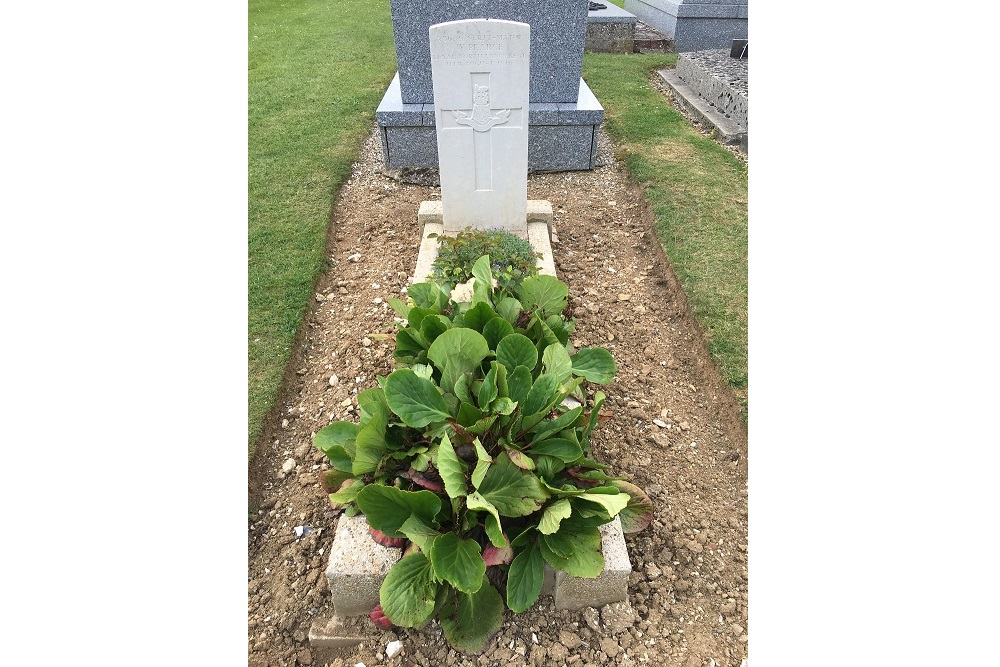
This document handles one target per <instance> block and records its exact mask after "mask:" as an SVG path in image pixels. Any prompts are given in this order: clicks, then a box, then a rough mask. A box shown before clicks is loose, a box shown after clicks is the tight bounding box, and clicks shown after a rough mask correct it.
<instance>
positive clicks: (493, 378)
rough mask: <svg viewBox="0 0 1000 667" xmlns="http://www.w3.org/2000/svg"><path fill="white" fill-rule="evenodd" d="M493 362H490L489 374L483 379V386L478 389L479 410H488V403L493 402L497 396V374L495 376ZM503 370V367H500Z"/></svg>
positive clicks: (494, 364)
mask: <svg viewBox="0 0 1000 667" xmlns="http://www.w3.org/2000/svg"><path fill="white" fill-rule="evenodd" d="M496 366H497V364H496V363H495V362H491V368H490V372H489V373H487V374H486V377H485V378H483V385H482V386H481V387H480V388H479V397H478V398H479V409H480V410H488V409H489V407H490V403H492V402H493V399H495V398H496V397H497V395H498V391H497V374H496ZM500 368H503V366H500Z"/></svg>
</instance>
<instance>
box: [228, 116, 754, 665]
mask: <svg viewBox="0 0 1000 667" xmlns="http://www.w3.org/2000/svg"><path fill="white" fill-rule="evenodd" d="M599 161H600V162H601V163H602V164H601V166H599V167H597V168H596V169H594V170H593V171H590V172H568V173H548V174H533V175H531V177H530V178H529V181H528V197H529V198H530V199H547V200H549V201H550V202H551V203H552V206H553V209H554V211H555V221H554V223H553V229H554V231H555V233H556V234H557V236H558V242H557V243H555V244H554V248H553V249H554V254H555V261H556V267H557V273H558V276H559V278H560V279H561V280H563V281H565V282H566V283H567V284H568V285H569V289H570V307H571V308H572V312H573V314H574V316H575V317H576V318H577V331H576V334H575V335H574V336H573V340H574V341H576V344H577V345H600V346H603V347H605V348H607V349H608V350H609V351H610V352H611V353H612V355H613V356H614V358H615V361H616V362H617V364H618V375H617V377H616V379H615V380H614V381H613V382H612V383H611V384H609V385H606V386H605V387H604V391H605V392H606V393H607V395H608V400H607V403H606V405H605V409H607V410H611V411H613V413H614V416H613V417H612V418H611V419H610V420H609V421H608V422H606V423H604V424H602V425H601V426H599V427H598V429H597V430H596V431H595V433H594V436H593V440H592V442H593V447H594V455H595V456H596V457H597V458H598V459H599V460H602V461H604V462H606V463H608V464H610V465H611V467H612V470H613V471H615V472H616V473H618V474H621V475H623V476H625V477H627V478H629V479H630V480H632V481H634V482H635V483H637V484H639V485H641V486H642V487H644V488H645V489H646V490H647V492H648V493H649V494H650V496H651V497H652V499H653V501H654V503H655V504H656V511H655V517H654V520H653V522H652V524H651V525H650V526H649V527H648V528H647V529H646V530H644V531H642V532H641V533H638V534H634V535H629V536H627V539H626V542H627V545H628V549H629V555H630V558H631V561H632V568H633V573H632V576H631V580H630V585H629V601H628V603H627V604H619V605H611V606H609V607H606V608H604V609H603V610H597V611H595V610H593V609H585V610H583V611H574V612H570V611H558V610H555V609H554V607H553V604H552V599H551V598H545V597H543V598H541V599H540V601H539V604H538V605H536V606H535V607H534V608H532V609H530V610H529V611H527V612H525V613H524V614H520V615H517V616H514V615H512V614H511V613H510V612H507V616H506V621H505V625H504V628H503V629H502V630H501V632H500V633H499V635H498V636H497V638H496V639H494V640H493V641H492V642H491V643H490V645H489V647H488V648H487V649H486V651H485V652H484V653H483V654H482V655H480V656H465V655H463V654H460V653H457V652H455V651H453V650H451V649H450V648H449V647H448V645H447V643H446V642H445V641H444V639H443V638H442V637H441V635H440V628H439V627H438V626H437V624H436V623H432V624H431V625H430V626H429V627H428V628H427V629H425V630H423V631H414V630H406V629H396V631H395V632H386V633H381V634H376V635H375V639H373V640H372V641H370V642H366V643H364V644H362V645H361V646H360V647H359V648H357V649H355V650H354V651H353V652H350V653H347V654H345V655H344V656H343V657H341V658H337V659H336V660H334V661H333V662H332V663H330V664H332V665H335V667H341V666H342V665H346V666H347V667H351V666H353V665H355V664H356V663H358V662H363V663H364V664H365V665H366V666H367V667H372V666H373V665H394V666H397V665H479V666H481V667H487V666H500V665H503V666H504V667H508V666H510V667H513V666H515V665H563V664H566V665H580V666H581V667H586V666H589V665H604V664H615V665H633V664H649V665H669V666H678V667H700V666H711V665H718V666H719V667H740V665H741V663H742V661H743V660H744V659H745V658H746V657H747V641H748V638H747V484H746V481H747V442H746V429H745V427H744V426H743V424H742V421H741V419H740V416H739V403H738V401H737V400H736V398H735V396H734V394H733V392H732V390H731V389H730V388H729V387H727V386H726V385H725V383H724V382H723V381H722V380H721V378H720V376H719V373H718V372H717V370H716V369H715V367H714V366H713V364H712V362H711V361H710V359H709V357H708V354H707V352H706V349H705V345H704V338H703V336H702V333H701V331H700V330H699V328H698V326H697V324H696V323H695V321H694V319H693V318H692V316H691V314H690V310H689V308H688V305H687V303H686V300H685V298H684V295H683V293H682V292H681V290H680V289H679V288H678V284H677V280H676V278H675V277H674V275H673V272H672V271H671V268H670V264H669V261H668V260H667V258H666V257H665V255H664V254H663V251H662V249H661V248H660V246H659V244H658V242H657V240H656V237H655V236H654V234H653V228H652V216H651V213H650V211H649V209H648V207H647V206H646V204H645V203H644V200H643V199H642V197H641V192H640V190H639V188H638V187H637V186H636V185H634V184H632V183H630V182H629V179H628V175H627V173H626V172H625V170H624V169H623V167H621V165H619V164H618V163H617V162H616V161H615V159H614V157H613V155H612V151H611V147H610V144H609V142H608V140H607V139H606V138H605V137H604V136H603V135H602V141H601V148H600V160H599ZM439 196H440V190H439V189H437V188H434V187H431V186H428V185H418V184H408V183H403V182H400V181H399V180H395V179H393V178H390V177H389V176H387V175H386V174H385V173H383V171H382V164H381V153H380V148H379V144H378V140H377V135H376V134H375V133H374V132H373V134H372V136H371V137H370V139H369V141H368V143H367V144H366V145H365V148H364V149H363V151H362V154H361V156H360V157H359V161H358V162H357V163H356V164H355V165H354V167H353V174H352V176H351V178H350V180H349V181H348V182H347V183H346V184H345V186H344V187H343V189H342V190H341V192H340V193H339V196H338V198H337V201H336V204H335V209H334V212H333V217H332V222H333V224H332V225H331V231H330V237H329V242H328V248H327V257H328V259H329V270H328V271H327V272H326V273H325V275H323V276H322V278H321V279H320V281H319V283H318V285H317V287H316V297H315V298H314V299H313V301H312V308H311V310H310V312H309V313H308V315H307V316H306V318H305V323H304V326H303V329H302V332H301V333H300V336H299V341H298V343H297V345H296V347H295V349H294V350H293V355H292V361H291V366H290V369H289V372H288V376H287V378H286V379H287V381H286V383H285V389H284V392H283V393H282V395H281V396H280V398H279V401H278V404H277V407H276V409H275V411H274V412H273V413H272V415H271V416H270V418H269V419H268V421H267V423H265V425H264V435H263V437H262V438H261V440H260V443H259V445H258V447H257V450H256V454H255V457H254V459H253V461H252V462H251V464H250V470H249V480H248V481H249V505H250V508H251V518H250V521H249V529H248V542H249V568H248V569H249V584H248V621H249V624H248V635H247V644H248V653H249V663H248V664H249V665H250V666H252V667H264V666H267V667H273V666H277V665H288V666H292V665H310V664H315V665H321V664H322V663H321V662H320V661H319V658H318V656H314V654H313V651H311V650H310V647H309V642H308V639H307V635H308V632H309V627H310V626H311V624H312V623H313V622H314V620H316V619H321V620H325V619H326V618H328V617H329V616H330V615H331V614H332V608H331V606H330V599H329V590H328V589H327V587H326V578H325V576H324V571H325V569H326V566H327V562H326V558H327V556H326V555H327V554H329V550H330V545H331V542H332V539H333V534H334V528H335V525H336V521H337V518H338V512H337V511H334V510H332V509H330V507H329V505H328V503H327V501H326V498H325V495H324V493H323V491H322V489H321V488H320V486H319V483H318V479H317V478H318V474H319V472H320V471H322V470H324V469H326V466H327V464H326V462H325V457H324V456H323V455H322V454H321V453H320V452H318V451H316V450H315V449H314V448H313V447H312V444H311V442H312V437H313V434H314V433H315V432H316V431H317V430H319V429H320V428H322V427H323V426H325V425H327V424H329V423H330V422H331V421H334V420H338V419H347V420H352V421H355V420H356V419H357V417H356V403H355V402H354V400H353V397H354V396H355V395H356V394H357V392H358V391H361V390H364V389H367V388H369V387H373V386H375V375H376V374H382V375H384V374H388V373H390V372H391V371H392V370H393V369H392V365H391V363H392V355H391V348H390V347H389V345H390V343H387V342H385V341H383V340H379V339H378V338H376V337H375V336H374V335H372V334H386V333H391V332H393V331H394V327H393V311H392V310H391V309H390V308H389V307H388V306H387V304H386V301H387V300H388V299H389V298H390V297H394V296H399V294H400V292H401V290H403V289H404V288H405V286H406V285H407V277H408V276H409V275H410V274H411V273H412V271H413V269H414V266H415V264H416V259H417V249H418V247H419V240H420V230H419V229H418V228H417V220H416V215H417V208H418V207H419V205H420V202H421V201H423V200H429V199H434V198H438V197H439ZM333 375H336V376H337V378H338V380H337V382H336V383H335V384H331V382H330V379H331V376H333ZM654 420H660V421H661V422H663V423H664V424H665V427H661V426H658V425H656V424H654ZM288 459H294V461H295V468H294V470H293V471H291V472H290V473H288V474H287V475H286V474H284V473H282V466H283V464H285V462H286V461H287V460H288ZM289 465H290V464H289ZM296 526H310V527H312V528H314V529H315V530H314V531H313V532H312V533H310V534H307V535H304V536H303V537H301V538H299V537H296V535H295V532H294V528H295V527H296ZM394 639H399V640H401V641H402V643H403V650H402V652H401V653H399V654H398V655H396V656H394V657H393V658H387V657H386V656H385V646H386V644H387V643H388V642H389V641H391V640H394Z"/></svg>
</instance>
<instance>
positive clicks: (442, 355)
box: [427, 327, 490, 393]
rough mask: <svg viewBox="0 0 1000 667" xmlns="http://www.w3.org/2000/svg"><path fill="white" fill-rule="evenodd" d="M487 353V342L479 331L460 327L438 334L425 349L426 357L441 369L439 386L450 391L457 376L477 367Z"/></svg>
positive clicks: (488, 348)
mask: <svg viewBox="0 0 1000 667" xmlns="http://www.w3.org/2000/svg"><path fill="white" fill-rule="evenodd" d="M489 354H490V347H489V344H488V343H487V342H486V339H485V338H483V335H482V334H481V333H479V332H478V331H473V330H472V329H466V328H460V327H456V328H454V329H449V330H448V331H445V332H444V333H443V334H441V335H440V336H438V337H437V339H435V341H434V342H433V343H432V344H431V346H430V349H429V350H428V351H427V356H428V358H429V359H430V360H431V361H433V362H434V364H435V365H436V366H437V367H438V368H440V369H441V388H442V389H444V390H445V391H448V392H452V393H454V388H455V383H456V382H457V381H458V379H459V377H460V376H461V375H462V374H463V373H468V372H471V371H475V370H476V369H477V368H479V364H481V363H482V361H483V359H485V358H486V357H487V356H488V355H489Z"/></svg>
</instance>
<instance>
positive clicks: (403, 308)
mask: <svg viewBox="0 0 1000 667" xmlns="http://www.w3.org/2000/svg"><path fill="white" fill-rule="evenodd" d="M389 306H390V307H391V308H392V309H393V310H394V311H396V314H397V315H399V316H400V317H401V318H402V319H404V320H406V319H407V318H408V317H409V315H410V307H409V306H407V305H406V304H405V303H403V302H402V301H400V300H399V299H389Z"/></svg>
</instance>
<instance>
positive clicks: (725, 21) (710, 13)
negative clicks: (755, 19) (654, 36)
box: [625, 0, 749, 53]
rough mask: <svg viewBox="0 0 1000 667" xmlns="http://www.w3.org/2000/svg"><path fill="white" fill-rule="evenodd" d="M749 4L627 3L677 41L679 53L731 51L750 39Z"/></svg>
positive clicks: (707, 0)
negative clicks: (736, 43)
mask: <svg viewBox="0 0 1000 667" xmlns="http://www.w3.org/2000/svg"><path fill="white" fill-rule="evenodd" d="M748 3H749V0H625V9H626V10H628V11H630V12H632V13H633V14H635V15H636V16H637V17H639V20H640V21H642V22H643V23H645V24H647V25H650V26H652V27H654V28H656V29H657V30H659V31H660V32H662V33H663V34H664V35H666V36H667V37H670V38H671V39H673V40H674V48H675V49H676V50H677V52H678V53H681V52H684V51H701V50H704V49H728V48H729V46H730V45H731V44H732V41H733V40H734V39H746V38H747V23H748V20H747V19H748V16H749V4H748Z"/></svg>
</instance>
